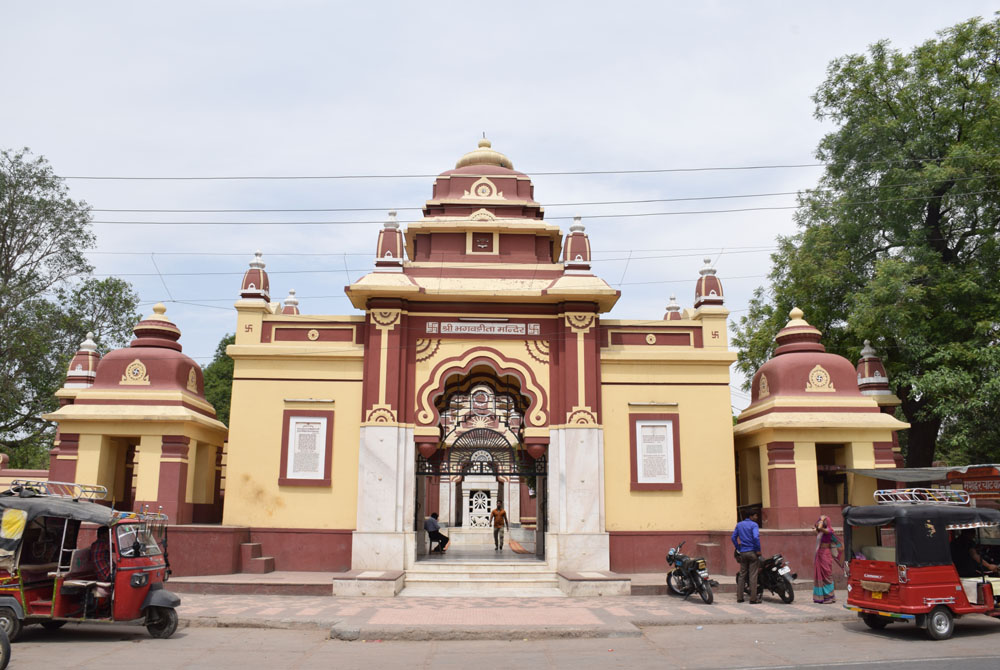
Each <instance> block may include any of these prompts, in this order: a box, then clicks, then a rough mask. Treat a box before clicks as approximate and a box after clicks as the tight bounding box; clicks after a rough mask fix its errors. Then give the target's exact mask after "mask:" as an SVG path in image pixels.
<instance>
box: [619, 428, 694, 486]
mask: <svg viewBox="0 0 1000 670" xmlns="http://www.w3.org/2000/svg"><path fill="white" fill-rule="evenodd" d="M629 439H630V442H631V444H630V447H631V449H630V451H631V461H632V462H631V466H632V467H631V474H632V482H631V490H633V491H679V490H681V451H680V426H679V417H678V415H677V414H630V415H629Z"/></svg>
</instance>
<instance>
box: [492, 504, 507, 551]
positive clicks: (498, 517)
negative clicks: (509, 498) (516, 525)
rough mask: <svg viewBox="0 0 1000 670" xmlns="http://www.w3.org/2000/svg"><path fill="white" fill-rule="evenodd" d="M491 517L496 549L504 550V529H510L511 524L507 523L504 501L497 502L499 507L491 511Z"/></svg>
mask: <svg viewBox="0 0 1000 670" xmlns="http://www.w3.org/2000/svg"><path fill="white" fill-rule="evenodd" d="M490 519H491V520H492V521H493V544H494V545H495V546H496V551H503V531H504V529H505V528H506V529H510V524H509V523H507V512H505V511H504V509H503V503H502V502H497V508H496V509H495V510H493V511H492V512H490Z"/></svg>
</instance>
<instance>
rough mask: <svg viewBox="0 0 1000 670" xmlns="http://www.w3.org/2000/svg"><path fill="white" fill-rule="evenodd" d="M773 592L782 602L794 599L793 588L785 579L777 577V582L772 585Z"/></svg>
mask: <svg viewBox="0 0 1000 670" xmlns="http://www.w3.org/2000/svg"><path fill="white" fill-rule="evenodd" d="M774 592H775V593H777V594H778V597H779V598H781V602H783V603H786V604H787V603H790V602H792V601H793V600H795V589H793V588H792V584H791V582H789V581H788V580H787V579H784V578H781V579H779V580H778V583H777V584H775V585H774Z"/></svg>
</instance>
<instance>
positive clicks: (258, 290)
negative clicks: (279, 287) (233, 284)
mask: <svg viewBox="0 0 1000 670" xmlns="http://www.w3.org/2000/svg"><path fill="white" fill-rule="evenodd" d="M263 256H264V254H263V253H262V252H261V251H259V250H258V251H257V252H256V253H255V254H254V257H253V260H251V261H250V269H248V270H247V271H246V272H245V273H243V283H242V284H241V285H240V297H241V298H245V299H248V300H253V299H259V300H264V301H266V302H270V301H271V282H270V280H268V278H267V272H266V271H265V270H264V258H263Z"/></svg>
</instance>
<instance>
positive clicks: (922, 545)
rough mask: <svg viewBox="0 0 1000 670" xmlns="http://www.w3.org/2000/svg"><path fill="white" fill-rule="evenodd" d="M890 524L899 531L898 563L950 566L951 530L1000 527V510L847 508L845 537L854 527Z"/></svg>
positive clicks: (921, 506)
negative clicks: (949, 535)
mask: <svg viewBox="0 0 1000 670" xmlns="http://www.w3.org/2000/svg"><path fill="white" fill-rule="evenodd" d="M890 524H892V525H893V526H894V527H895V530H896V563H897V564H899V565H906V566H910V567H925V566H931V565H950V564H951V563H952V558H951V548H950V546H949V542H948V531H949V530H958V529H965V528H984V527H988V526H1000V511H997V510H994V509H987V508H981V507H957V506H954V505H942V504H909V505H866V506H863V507H845V508H844V526H845V534H846V533H850V527H851V526H887V525H890ZM847 539H848V540H849V539H850V538H849V537H848V538H847ZM848 546H850V544H848Z"/></svg>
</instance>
